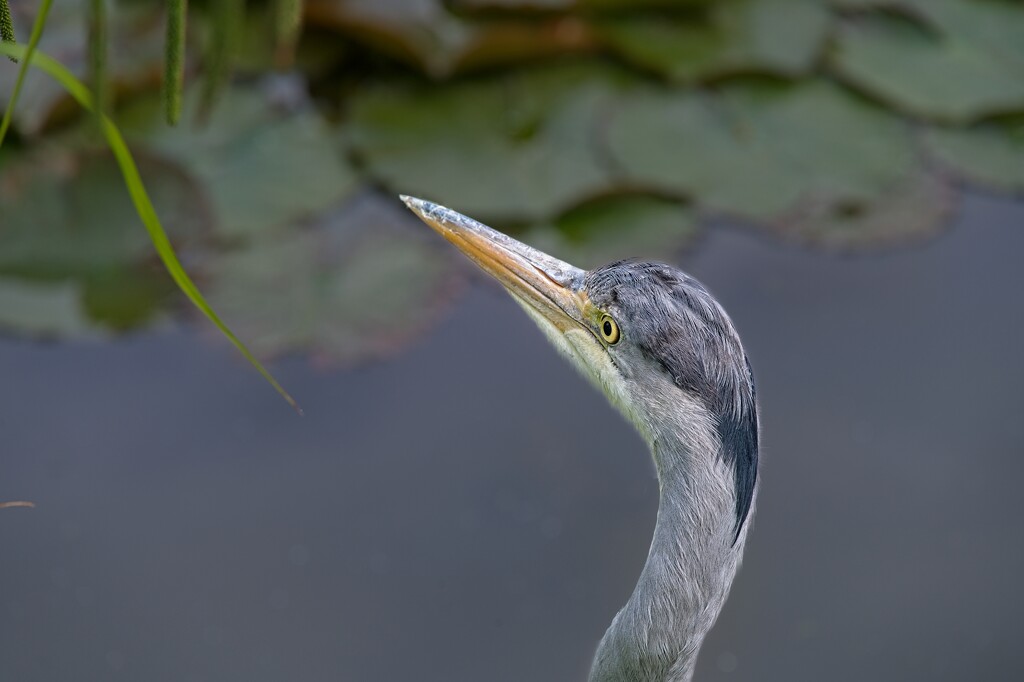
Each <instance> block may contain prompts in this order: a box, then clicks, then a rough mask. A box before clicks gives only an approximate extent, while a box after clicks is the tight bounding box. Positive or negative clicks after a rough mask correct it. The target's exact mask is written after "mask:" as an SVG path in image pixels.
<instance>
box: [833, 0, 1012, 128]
mask: <svg viewBox="0 0 1024 682" xmlns="http://www.w3.org/2000/svg"><path fill="white" fill-rule="evenodd" d="M897 4H898V6H900V7H904V8H906V9H908V11H909V13H910V15H911V16H919V17H921V18H922V19H921V21H923V22H924V23H923V24H922V23H920V22H914V21H911V20H910V19H908V18H907V16H895V15H892V14H886V13H881V12H875V13H868V14H865V15H863V16H859V17H856V18H855V19H853V20H851V21H848V22H846V23H844V24H843V26H842V27H841V30H840V31H839V34H838V38H837V42H836V48H835V52H834V54H833V58H832V66H833V68H834V69H835V71H836V72H837V73H838V74H839V75H840V76H842V77H843V78H844V79H845V80H847V81H849V82H850V83H852V84H854V85H856V86H857V87H859V88H861V89H863V90H864V91H865V92H868V93H871V94H872V95H874V96H876V97H878V98H880V99H882V100H884V101H885V102H886V103H888V104H890V105H891V106H894V107H896V108H898V109H900V110H903V111H906V112H908V113H910V114H913V115H916V116H922V117H925V118H931V119H935V120H940V121H946V122H951V123H962V122H967V121H971V120H974V119H977V118H979V117H981V116H985V115H990V114H996V113H1003V112H1011V111H1020V110H1024V38H1022V37H1024V7H1022V6H1020V5H1018V6H1016V7H1014V6H1012V5H1010V4H1009V3H1005V2H993V1H991V0H975V1H973V2H964V1H962V0H936V1H935V2H929V3H925V2H910V1H909V0H908V1H905V2H903V3H897Z"/></svg>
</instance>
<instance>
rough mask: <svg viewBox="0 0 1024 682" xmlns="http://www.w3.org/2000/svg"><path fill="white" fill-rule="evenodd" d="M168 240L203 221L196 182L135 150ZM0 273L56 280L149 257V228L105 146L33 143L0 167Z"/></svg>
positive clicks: (201, 228)
mask: <svg viewBox="0 0 1024 682" xmlns="http://www.w3.org/2000/svg"><path fill="white" fill-rule="evenodd" d="M136 160H137V162H138V164H139V169H140V172H141V173H142V176H143V177H144V178H146V181H147V185H148V188H149V192H150V198H151V199H152V200H153V203H154V205H155V207H156V208H157V211H158V212H159V214H160V216H161V219H162V220H163V223H164V226H165V228H166V229H167V231H168V233H169V234H170V235H171V237H172V239H174V240H175V241H178V242H179V243H180V242H181V241H182V240H186V241H187V240H190V239H191V240H194V239H196V238H198V237H200V236H201V235H202V234H203V233H204V232H205V230H206V229H207V228H208V225H209V220H208V215H207V214H206V212H205V211H204V210H203V206H202V204H201V202H198V201H196V196H197V194H198V190H197V188H196V186H195V185H194V184H193V183H192V182H191V181H190V180H189V178H187V177H186V176H184V175H182V174H181V173H180V171H179V170H178V169H177V168H176V167H174V166H172V165H168V164H166V163H163V162H161V161H159V160H156V159H153V158H149V157H146V156H145V155H137V156H136ZM0 204H2V205H3V214H2V216H0V274H7V275H12V274H13V275H21V276H25V277H33V278H44V279H62V278H71V277H87V276H89V275H92V274H94V273H97V272H102V271H109V270H111V269H119V268H126V267H131V266H134V265H137V264H139V263H143V262H147V261H150V260H153V259H155V258H156V252H155V250H154V249H153V244H152V242H151V241H150V238H149V235H148V234H147V232H146V230H145V228H144V227H143V225H142V223H141V221H140V220H139V217H138V214H137V213H136V211H135V207H134V205H133V204H132V202H131V199H130V198H129V196H128V191H127V190H126V189H125V186H124V181H123V179H122V177H121V172H120V169H119V168H118V166H117V164H116V163H115V161H114V159H113V157H112V156H111V155H110V153H109V152H106V151H90V150H88V149H81V148H76V147H75V146H73V144H72V146H63V145H61V144H60V142H59V141H58V142H56V143H55V144H53V145H47V146H40V147H39V148H36V149H34V150H32V151H31V152H30V153H27V154H24V155H21V156H19V157H15V158H14V159H12V160H11V161H10V162H8V163H7V164H5V166H4V168H3V172H2V173H0Z"/></svg>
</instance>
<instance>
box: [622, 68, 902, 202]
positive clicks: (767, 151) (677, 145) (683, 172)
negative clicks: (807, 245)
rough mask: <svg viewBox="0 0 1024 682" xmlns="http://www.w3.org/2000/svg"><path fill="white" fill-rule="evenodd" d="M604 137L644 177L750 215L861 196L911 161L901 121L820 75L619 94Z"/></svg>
mask: <svg viewBox="0 0 1024 682" xmlns="http://www.w3.org/2000/svg"><path fill="white" fill-rule="evenodd" d="M608 146H609V150H610V153H611V155H612V157H613V158H614V159H616V160H617V161H618V162H619V164H620V165H621V167H622V168H623V170H624V171H625V173H626V174H627V176H628V177H629V178H630V179H631V180H633V181H634V182H635V183H639V184H640V185H642V186H646V187H650V188H655V189H660V190H661V191H665V192H669V193H672V194H676V195H681V196H686V197H689V198H691V199H692V200H693V201H694V202H695V203H696V204H697V206H699V207H701V208H705V209H709V210H711V211H715V212H722V213H727V214H732V215H736V216H739V217H742V218H747V219H752V220H755V221H764V220H770V219H772V218H774V217H777V216H779V215H781V214H783V213H784V212H786V211H787V210H791V209H792V208H793V207H794V206H796V205H797V203H798V202H802V201H814V200H817V199H820V200H823V201H828V202H837V203H840V204H842V205H852V204H860V205H867V204H870V203H871V202H873V201H875V200H876V199H878V198H879V197H882V196H884V195H885V193H886V192H887V191H888V189H889V188H890V187H892V186H893V185H895V184H899V183H900V182H903V181H904V180H906V179H907V178H909V177H910V176H911V174H912V171H913V169H914V168H915V165H916V159H915V154H914V148H913V144H912V140H911V137H910V134H909V130H908V126H907V124H906V123H905V122H904V121H902V120H900V119H898V118H895V117H893V116H892V115H890V114H889V113H888V112H886V111H885V110H883V109H880V108H878V107H876V106H874V105H872V104H870V103H868V102H865V101H863V100H861V99H860V98H858V97H856V96H854V95H851V94H849V93H848V92H846V91H844V90H843V89H841V88H839V87H836V86H835V85H832V84H830V83H828V82H825V81H809V82H805V83H801V84H797V85H780V84H777V83H764V82H753V83H735V84H731V85H728V86H725V87H723V88H721V89H720V90H719V91H717V94H702V93H697V92H693V91H679V90H666V89H653V88H651V89H648V90H646V91H644V92H638V93H636V94H635V95H633V96H630V97H628V98H625V99H624V100H623V101H622V103H621V106H620V108H619V110H618V111H617V112H616V113H615V115H614V116H613V117H612V118H611V120H610V122H609V125H608Z"/></svg>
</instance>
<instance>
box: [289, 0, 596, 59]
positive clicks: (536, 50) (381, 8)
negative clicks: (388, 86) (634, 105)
mask: <svg viewBox="0 0 1024 682" xmlns="http://www.w3.org/2000/svg"><path fill="white" fill-rule="evenodd" d="M306 22H307V24H309V25H313V26H322V27H325V28H329V29H332V30H335V31H339V32H341V33H343V34H344V35H346V36H347V37H348V38H350V39H352V40H353V41H356V42H358V43H360V44H363V45H365V46H367V47H369V48H371V49H373V50H376V51H379V52H382V53H384V54H387V55H390V56H391V57H393V58H395V59H398V60H401V61H403V62H406V63H409V64H412V65H413V66H416V67H418V68H420V69H421V70H423V71H424V72H425V73H427V74H429V75H431V76H433V77H435V78H441V77H445V76H449V75H451V74H453V73H456V72H460V71H466V70H470V69H480V68H483V67H493V66H500V65H508V64H514V63H517V62H520V61H522V60H524V59H532V58H537V57H543V56H553V55H562V54H565V53H567V52H579V51H586V50H588V49H591V48H592V47H593V40H592V37H591V34H590V32H589V31H588V30H587V26H586V24H585V23H583V22H581V21H579V20H578V19H577V18H575V17H566V16H559V17H551V18H548V19H544V20H536V19H532V20H531V19H525V20H524V19H505V20H500V21H473V20H471V19H468V18H465V17H460V16H456V15H455V14H452V13H451V12H449V11H448V8H447V7H446V6H445V3H444V2H439V1H438V0H389V1H388V2H382V1H381V0H307V4H306Z"/></svg>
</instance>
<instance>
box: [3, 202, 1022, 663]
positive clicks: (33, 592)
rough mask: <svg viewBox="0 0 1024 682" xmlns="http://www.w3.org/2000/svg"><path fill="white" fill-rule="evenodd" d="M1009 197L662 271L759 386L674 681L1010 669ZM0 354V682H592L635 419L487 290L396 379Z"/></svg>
mask: <svg viewBox="0 0 1024 682" xmlns="http://www.w3.org/2000/svg"><path fill="white" fill-rule="evenodd" d="M1022 226H1024V204H1022V203H1021V202H1016V203H1015V202H1012V201H1008V200H1002V199H996V198H992V197H987V196H981V195H977V194H971V195H968V196H967V198H966V200H965V201H964V202H963V203H962V204H961V207H960V209H959V213H958V215H957V217H956V219H955V220H954V225H953V226H952V228H951V229H950V230H949V231H948V232H947V233H946V234H944V235H942V236H940V237H939V238H937V239H934V240H932V241H929V242H927V243H925V244H923V245H919V246H914V247H907V248H904V249H897V250H895V251H888V252H886V253H884V254H880V255H865V256H859V257H855V258H850V257H827V256H823V255H821V254H820V253H814V252H810V251H805V250H802V249H799V248H796V247H793V246H787V245H785V244H779V243H777V242H770V241H766V240H764V239H761V238H758V237H757V236H756V235H754V234H752V233H749V232H745V231H742V230H735V229H726V228H719V229H713V230H711V231H709V233H708V235H707V237H706V238H705V239H704V240H703V241H702V242H701V243H700V244H699V245H698V246H697V247H696V248H695V249H694V250H693V251H692V252H691V253H690V254H689V255H688V256H686V257H685V258H682V259H681V264H682V265H683V266H684V267H685V268H686V269H688V270H689V271H690V272H692V273H693V274H695V275H696V276H697V277H699V278H700V279H702V280H703V281H705V283H706V284H707V285H708V286H709V287H710V288H711V289H712V291H714V292H715V293H716V295H717V296H718V297H719V298H720V299H721V300H722V302H723V303H724V304H725V306H726V308H727V309H728V310H729V312H730V313H731V315H732V317H733V319H734V321H735V322H736V324H737V326H738V327H739V329H740V331H741V333H742V334H743V337H744V340H745V344H746V346H747V348H748V352H749V354H750V356H751V360H752V362H753V364H754V368H755V373H756V375H757V378H758V380H759V396H760V397H761V400H762V422H763V427H764V438H763V442H764V452H763V468H762V478H761V481H762V486H761V489H760V497H759V500H758V505H757V513H756V517H755V522H754V528H753V533H752V535H751V538H750V542H749V543H748V548H747V553H746V560H745V564H744V566H743V568H742V571H741V572H740V574H739V576H738V578H737V581H736V583H735V586H734V588H733V592H732V596H731V598H730V600H729V602H728V604H727V605H726V608H725V610H724V612H723V614H722V616H721V618H720V620H719V623H718V625H717V626H716V628H715V629H714V630H713V632H712V634H711V636H710V638H709V639H708V641H707V643H706V644H705V646H704V650H703V653H702V656H701V659H700V665H699V668H698V675H697V679H699V680H702V681H709V680H736V681H739V680H782V679H785V680H790V681H798V680H814V681H820V680H823V679H828V680H836V681H840V682H841V681H846V680H849V681H851V682H852V681H857V682H861V681H863V680H904V681H912V680H929V681H930V682H936V681H941V680H949V681H954V680H956V681H960V680H968V679H976V680H990V681H998V680H1011V679H1015V678H1016V675H1019V671H1020V670H1021V669H1022V668H1024V652H1022V650H1021V647H1020V642H1021V635H1022V629H1021V624H1020V614H1021V612H1022V610H1024V593H1022V591H1021V589H1020V576H1021V575H1024V537H1022V535H1024V530H1022V527H1021V523H1020V515H1021V509H1022V505H1021V501H1020V499H1021V498H1020V482H1021V480H1024V456H1022V455H1024V419H1022V414H1024V410H1022V408H1024V396H1022V394H1021V386H1024V362H1022V361H1021V349H1022V348H1024V315H1022V303H1021V294H1022V292H1024V268H1022V267H1021V254H1022V253H1024V230H1022ZM272 369H273V371H274V372H275V374H276V375H277V376H278V377H279V378H280V379H281V381H282V383H283V384H284V385H285V386H286V387H287V388H288V389H289V390H290V391H291V392H292V393H293V394H294V395H295V396H296V397H297V398H298V400H299V401H300V403H301V404H302V405H303V407H304V409H305V412H306V416H305V417H303V418H300V417H298V416H296V415H295V414H294V413H293V412H292V411H291V410H289V409H288V407H287V406H286V405H285V404H284V403H283V402H282V401H281V400H280V398H279V397H278V396H277V395H276V394H275V393H274V392H273V391H272V390H271V389H269V388H268V387H267V386H266V384H265V383H264V382H263V381H262V379H260V377H259V376H258V375H257V374H256V373H255V372H254V371H253V370H252V369H251V367H249V366H248V365H246V364H244V362H242V361H240V360H239V359H238V358H237V357H236V353H235V352H234V351H233V349H231V348H230V347H229V346H227V344H226V343H225V342H223V341H222V340H220V339H219V338H215V337H213V336H212V335H202V334H199V335H196V334H194V333H192V332H190V331H189V330H187V329H186V328H174V329H165V330H163V331H159V332H147V333H140V334H137V335H133V336H129V337H124V338H120V339H118V340H116V341H111V342H106V343H99V342H68V343H59V344H32V343H28V342H25V341H21V340H15V339H5V340H2V341H0V376H2V378H3V383H2V385H0V433H2V434H3V440H4V445H3V454H2V458H0V500H5V499H28V500H32V501H34V502H35V503H36V504H37V508H35V509H33V510H27V509H7V510H3V511H0V548H2V549H0V551H2V560H0V680H18V682H43V681H46V682H52V681H56V680H121V679H123V680H147V681H149V682H163V681H168V682H170V681H172V680H173V681H175V682H182V681H187V682H198V681H201V680H208V681H216V682H223V681H225V680H246V681H247V682H259V681H264V680H266V681H270V680H275V681H279V680H301V681H304V682H315V681H318V680H332V681H336V680H352V681H357V682H392V681H395V680H420V681H428V680H438V681H441V680H445V681H449V680H472V681H479V680H488V681H493V682H523V681H524V680H529V681H536V682H545V681H551V682H564V681H566V680H583V679H585V674H586V671H587V669H588V665H589V660H590V656H591V654H592V652H593V649H594V647H595V645H596V642H597V640H598V639H599V637H600V636H601V634H602V633H603V631H604V628H605V627H606V626H607V624H608V623H609V621H610V620H611V617H612V616H613V614H614V613H615V611H616V610H617V609H618V607H619V606H621V605H622V603H623V602H624V601H625V599H626V598H627V597H628V595H629V593H630V591H631V589H632V586H633V583H634V581H635V579H636V577H637V574H638V572H639V570H640V568H641V566H642V564H643V561H644V558H645V554H646V550H647V545H648V542H649V539H650V534H651V530H652V528H653V524H654V517H655V511H656V491H657V488H656V482H655V480H654V477H653V470H652V466H651V464H650V462H649V458H648V455H647V453H646V451H645V449H644V447H643V445H642V443H641V442H640V440H639V438H638V437H637V436H636V435H635V434H634V433H633V432H632V430H631V429H630V427H629V426H628V425H627V424H626V423H625V422H624V421H623V420H622V419H620V418H619V417H617V416H616V415H615V413H614V412H613V410H612V409H611V408H610V407H609V406H608V405H607V404H606V403H605V400H604V398H603V397H601V396H600V395H598V394H597V393H595V392H594V391H592V390H591V388H590V387H589V386H588V385H587V384H586V383H585V382H584V380H583V379H581V378H580V377H578V376H576V374H575V373H574V372H573V371H572V370H571V369H570V367H569V366H568V365H567V364H565V363H564V362H563V361H562V360H561V359H560V358H558V357H557V356H556V354H555V351H554V350H552V349H551V348H550V347H549V346H548V345H547V343H546V342H545V341H544V340H543V338H542V337H541V335H540V334H539V333H538V332H537V331H536V330H535V329H534V328H533V326H532V323H531V322H529V320H528V319H527V318H526V317H525V316H524V315H523V314H522V313H521V311H520V310H518V308H517V307H516V306H514V305H513V304H512V302H511V301H510V300H509V299H508V298H507V297H506V296H505V295H504V294H503V293H501V292H500V291H499V290H498V289H497V288H496V287H495V286H492V285H490V284H489V283H488V284H486V285H485V284H483V282H482V281H474V282H473V284H472V286H471V292H470V294H469V295H468V296H467V297H465V298H464V299H463V300H462V301H461V302H460V303H459V304H458V305H456V306H455V307H454V309H453V311H452V312H451V313H449V314H447V315H446V317H445V318H444V319H443V320H440V321H439V322H438V324H436V325H435V326H434V328H433V330H432V331H431V332H430V333H429V334H428V335H426V336H425V337H424V338H422V339H420V340H419V341H418V342H417V343H415V344H413V345H412V346H411V347H409V348H408V349H407V350H406V351H405V352H403V353H402V354H400V355H398V356H397V357H393V358H391V359H389V360H387V361H383V362H379V363H375V364H370V365H365V366H363V367H361V368H358V369H355V370H350V371H344V372H343V371H333V372H328V371H322V370H318V369H316V368H314V367H312V366H311V365H310V363H308V362H306V361H305V360H304V359H301V358H299V359H291V360H287V361H283V362H279V363H277V364H276V365H274V367H273V368H272Z"/></svg>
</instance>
